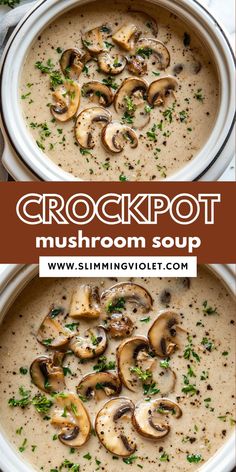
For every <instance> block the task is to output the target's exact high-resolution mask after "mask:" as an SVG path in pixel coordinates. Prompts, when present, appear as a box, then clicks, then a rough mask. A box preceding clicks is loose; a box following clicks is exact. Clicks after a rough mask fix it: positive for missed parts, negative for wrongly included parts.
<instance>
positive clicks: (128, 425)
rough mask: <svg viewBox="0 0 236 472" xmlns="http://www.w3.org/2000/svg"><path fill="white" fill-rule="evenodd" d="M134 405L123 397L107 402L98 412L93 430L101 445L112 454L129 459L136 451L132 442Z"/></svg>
mask: <svg viewBox="0 0 236 472" xmlns="http://www.w3.org/2000/svg"><path fill="white" fill-rule="evenodd" d="M133 411H134V404H133V402H132V401H131V400H129V399H128V398H125V397H119V398H115V399H112V400H109V401H108V402H107V403H105V405H103V407H102V409H101V410H100V411H99V412H98V414H97V416H96V420H95V430H96V433H97V436H98V439H99V441H100V442H101V444H102V445H103V446H104V447H105V448H106V449H107V450H108V451H109V452H111V453H112V454H114V455H116V456H120V457H129V456H130V455H131V454H133V453H134V452H135V450H136V444H135V442H134V440H132V438H131V435H132V434H133V431H132V421H131V418H132V415H133Z"/></svg>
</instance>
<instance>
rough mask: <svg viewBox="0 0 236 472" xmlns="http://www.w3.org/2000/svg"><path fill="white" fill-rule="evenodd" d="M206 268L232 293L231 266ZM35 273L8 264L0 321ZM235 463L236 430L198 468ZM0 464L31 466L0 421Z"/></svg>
mask: <svg viewBox="0 0 236 472" xmlns="http://www.w3.org/2000/svg"><path fill="white" fill-rule="evenodd" d="M209 268H210V270H211V271H212V272H213V273H214V274H215V275H216V276H217V277H219V278H220V279H221V281H222V282H223V283H224V285H225V286H226V287H227V289H228V290H230V291H231V292H232V293H233V294H234V293H235V282H236V275H235V271H234V267H233V266H229V265H209ZM37 273H38V266H37V265H27V266H26V265H25V266H23V265H9V266H7V267H6V268H5V270H4V271H3V273H2V276H1V289H0V290H1V291H0V313H1V315H0V323H1V322H2V320H3V318H4V316H5V315H6V313H7V311H8V310H9V308H10V306H11V305H12V303H13V302H14V300H15V299H16V298H17V296H18V295H19V294H20V292H21V291H22V290H23V288H24V287H25V286H26V285H27V284H28V282H29V281H30V280H31V279H32V278H33V277H34V276H35V275H36V274H37ZM235 465H236V434H235V431H234V433H232V435H231V437H230V438H229V439H228V440H227V441H226V443H225V444H224V445H223V446H222V447H221V448H220V449H219V450H218V451H217V452H216V453H215V454H214V456H213V457H212V458H211V459H209V461H207V462H206V463H205V464H204V465H203V466H202V467H200V469H199V472H231V471H232V470H233V468H234V467H235ZM0 468H1V469H2V471H3V472H33V470H34V469H33V467H32V466H30V465H29V464H27V463H25V462H24V461H23V459H22V456H20V455H19V454H18V453H17V452H16V450H14V449H13V447H12V446H11V444H10V443H9V441H8V439H7V437H6V436H5V435H4V431H3V430H2V429H1V425H0Z"/></svg>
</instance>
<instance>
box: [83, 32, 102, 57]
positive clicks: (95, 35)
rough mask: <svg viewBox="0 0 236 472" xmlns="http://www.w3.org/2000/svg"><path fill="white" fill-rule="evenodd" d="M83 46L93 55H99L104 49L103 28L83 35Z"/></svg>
mask: <svg viewBox="0 0 236 472" xmlns="http://www.w3.org/2000/svg"><path fill="white" fill-rule="evenodd" d="M82 42H83V45H84V46H85V47H86V49H88V51H89V52H90V53H91V54H99V53H100V52H102V51H103V49H104V42H103V34H102V26H97V27H96V28H93V29H91V30H89V31H87V32H86V33H84V34H83V35H82Z"/></svg>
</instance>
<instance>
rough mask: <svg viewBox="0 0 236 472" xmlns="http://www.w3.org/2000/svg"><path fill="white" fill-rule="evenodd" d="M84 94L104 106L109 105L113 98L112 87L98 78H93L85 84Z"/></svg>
mask: <svg viewBox="0 0 236 472" xmlns="http://www.w3.org/2000/svg"><path fill="white" fill-rule="evenodd" d="M82 96H84V97H89V99H90V100H91V101H93V102H95V103H98V104H99V105H102V106H104V107H109V105H110V104H111V103H112V100H113V93H112V91H111V89H110V88H109V87H108V86H107V85H105V84H103V83H102V82H99V81H97V80H92V81H91V82H87V83H86V84H84V85H83V87H82Z"/></svg>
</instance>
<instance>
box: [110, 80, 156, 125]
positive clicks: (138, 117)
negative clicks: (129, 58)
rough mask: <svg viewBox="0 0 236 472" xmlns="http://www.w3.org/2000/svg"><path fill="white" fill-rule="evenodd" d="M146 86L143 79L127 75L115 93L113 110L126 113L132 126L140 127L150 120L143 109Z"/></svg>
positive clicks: (144, 107) (144, 106)
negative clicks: (130, 119) (130, 118)
mask: <svg viewBox="0 0 236 472" xmlns="http://www.w3.org/2000/svg"><path fill="white" fill-rule="evenodd" d="M147 88H148V84H147V82H146V81H145V80H143V79H139V78H135V77H128V78H127V79H125V80H124V81H123V83H122V84H121V86H120V88H119V89H118V90H117V92H116V94H115V97H114V107H115V110H116V111H117V113H128V115H129V116H130V117H132V126H133V128H137V129H142V128H144V126H146V125H147V124H148V123H149V121H150V114H149V113H147V112H146V111H145V110H146V105H147V103H146V93H147Z"/></svg>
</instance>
